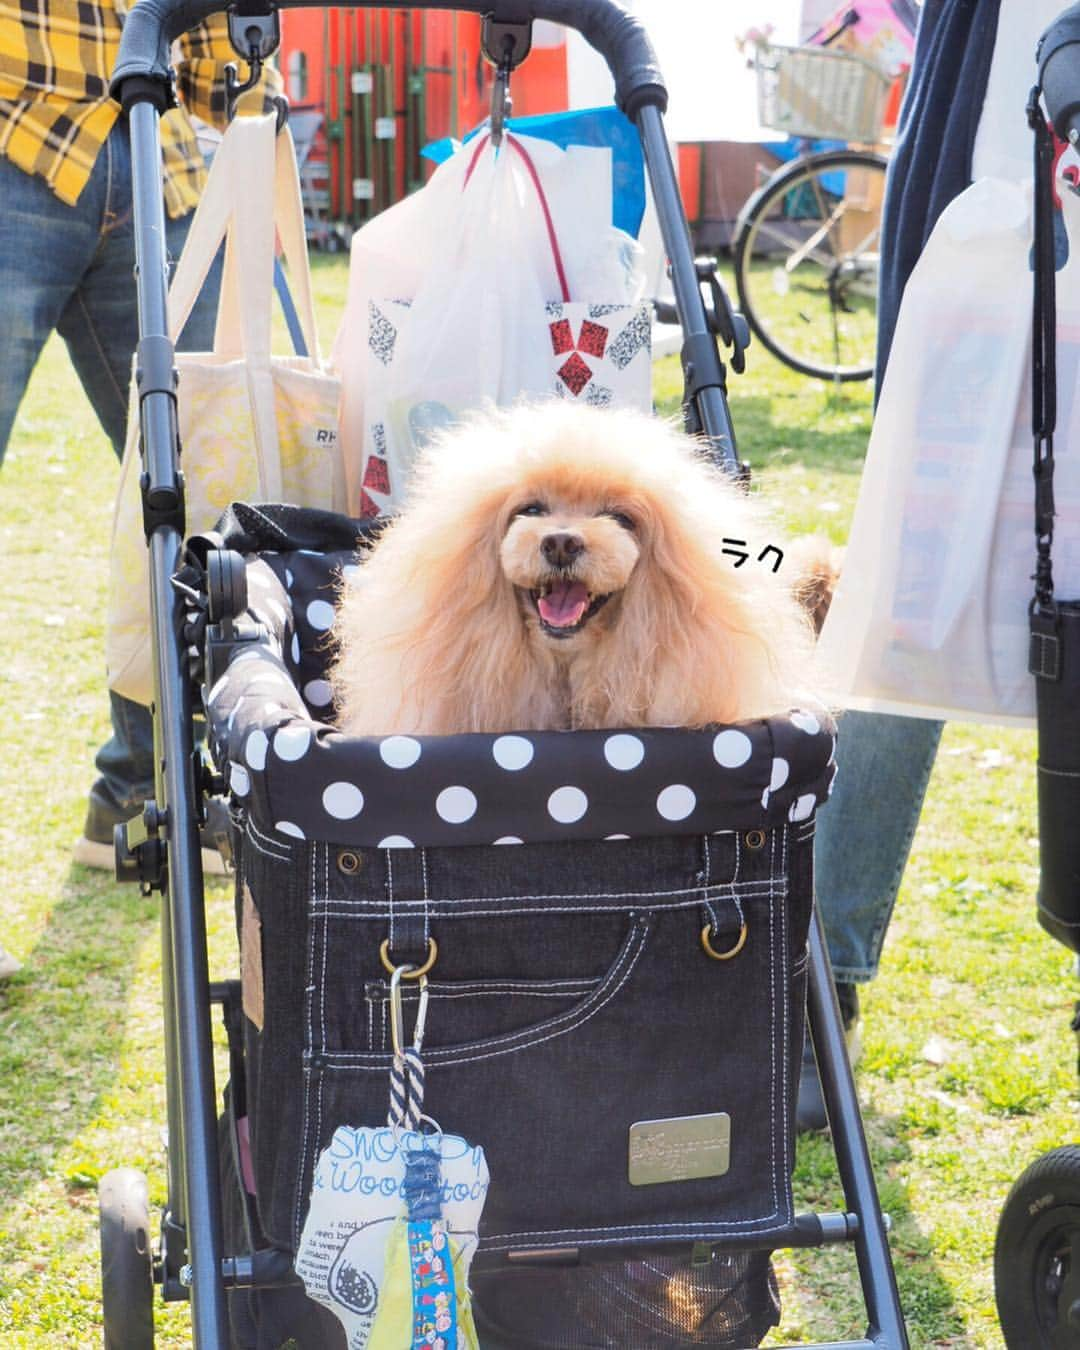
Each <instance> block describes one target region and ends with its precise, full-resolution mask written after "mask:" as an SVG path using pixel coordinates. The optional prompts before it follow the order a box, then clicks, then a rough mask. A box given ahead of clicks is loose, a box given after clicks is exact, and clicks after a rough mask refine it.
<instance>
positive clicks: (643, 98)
mask: <svg viewBox="0 0 1080 1350" xmlns="http://www.w3.org/2000/svg"><path fill="white" fill-rule="evenodd" d="M316 3H317V0H284V3H281V2H280V0H279V2H278V3H277V4H275V5H273V7H274V8H278V9H289V8H296V9H302V8H309V9H310V8H314V7H315V6H316ZM398 3H399V0H375V2H374V3H368V4H366V5H365V6H364V8H368V9H390V8H393V7H395V6H396V5H397V4H398ZM320 7H321V6H320ZM224 8H227V6H225V5H223V4H222V3H221V0H139V3H138V4H137V5H134V6H133V7H132V8H131V9H130V10H129V12H128V15H127V18H126V19H125V20H124V32H123V36H122V37H121V39H120V53H119V56H118V58H117V62H116V68H115V69H114V71H113V75H112V81H111V83H110V85H109V92H110V93H111V94H112V96H113V98H115V99H117V100H118V101H119V102H120V103H123V102H124V101H125V94H124V85H125V83H126V82H127V81H129V80H133V79H134V80H140V81H143V80H149V81H151V82H154V83H156V84H158V85H159V86H160V88H161V90H162V91H167V90H168V86H169V48H170V45H171V44H172V42H173V40H174V39H175V38H178V37H179V36H180V34H181V33H186V32H187V31H188V29H190V28H194V27H195V25H196V24H198V23H201V22H202V21H203V20H204V19H206V18H207V17H208V16H209V15H211V14H215V13H217V12H218V11H219V10H222V9H224ZM414 8H416V9H457V10H463V11H466V12H471V13H473V14H484V15H490V16H491V17H492V18H493V19H495V20H496V21H497V22H500V23H527V22H531V21H532V20H533V19H550V20H552V21H553V22H555V23H561V24H565V25H566V26H567V27H568V28H574V29H577V31H578V32H579V33H581V35H582V37H584V38H585V40H586V41H587V42H588V43H589V44H590V45H591V46H593V47H595V48H596V50H597V51H598V52H599V53H600V55H601V56H602V57H603V58H604V59H605V61H607V63H608V66H609V68H610V70H611V73H612V75H613V77H614V79H615V97H616V101H617V103H618V105H619V107H620V108H621V109H622V110H623V112H625V113H626V115H627V116H628V117H629V118H631V120H633V119H634V117H635V116H636V114H637V112H638V111H639V109H641V108H642V107H646V106H653V107H657V108H659V109H660V110H661V112H663V111H664V110H665V109H666V108H667V90H666V89H665V87H664V80H663V76H662V75H661V73H660V67H659V65H658V63H657V60H656V53H655V52H654V50H653V46H652V43H651V42H650V41H649V36H648V34H647V33H646V32H645V29H644V28H643V26H642V25H641V23H640V21H639V20H638V19H636V18H635V17H634V16H633V15H632V14H630V13H629V12H628V11H627V10H625V9H624V8H623V7H622V5H621V4H618V3H617V0H428V2H427V3H426V4H419V5H416V6H414ZM143 88H144V91H145V86H143Z"/></svg>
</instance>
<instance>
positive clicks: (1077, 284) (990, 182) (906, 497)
mask: <svg viewBox="0 0 1080 1350" xmlns="http://www.w3.org/2000/svg"><path fill="white" fill-rule="evenodd" d="M1061 197H1062V209H1063V213H1064V224H1065V228H1066V232H1067V239H1068V250H1069V256H1068V260H1067V262H1066V263H1065V266H1064V268H1063V269H1062V270H1061V271H1060V272H1059V273H1058V325H1057V332H1058V381H1059V384H1058V387H1059V390H1060V391H1061V399H1060V407H1059V429H1060V432H1059V434H1060V444H1061V446H1062V447H1063V448H1064V450H1063V453H1060V454H1059V456H1058V460H1057V474H1056V477H1055V493H1056V498H1057V512H1058V514H1057V520H1056V522H1055V559H1054V563H1055V574H1056V575H1057V576H1058V578H1059V580H1060V584H1061V590H1062V593H1064V594H1078V593H1080V400H1077V399H1076V397H1075V393H1076V390H1077V388H1078V380H1080V199H1078V198H1077V197H1076V195H1075V194H1074V193H1073V192H1071V191H1069V190H1068V188H1067V187H1065V186H1064V185H1062V190H1061ZM1031 240H1032V230H1031V212H1030V204H1029V193H1028V192H1027V191H1026V190H1025V188H1024V187H1022V186H1021V185H1019V184H1014V183H1011V182H1007V181H1005V180H1003V179H993V178H986V179H981V180H979V181H978V182H977V183H975V184H973V185H972V186H971V187H970V188H968V189H967V191H966V192H964V193H963V194H961V196H959V197H957V198H956V199H955V200H954V201H953V202H952V203H950V205H949V206H948V208H947V209H946V210H945V212H944V213H943V214H942V216H941V219H940V220H939V221H938V224H937V226H936V227H935V229H934V232H933V234H932V235H931V237H930V239H929V240H928V242H927V246H926V249H925V250H924V252H923V254H922V257H921V258H920V259H919V262H918V264H917V265H916V267H915V269H914V271H913V272H912V274H911V278H910V280H909V281H908V285H907V288H906V290H905V292H904V298H903V303H902V305H901V308H900V314H899V318H898V322H897V327H896V336H895V338H894V341H893V346H892V351H891V354H890V358H889V365H888V369H887V371H886V374H885V379H884V382H883V385H882V391H881V398H880V401H879V403H878V408H877V413H876V416H875V419H874V427H873V431H872V434H871V437H870V446H869V450H868V452H867V457H866V466H865V468H864V471H863V478H862V484H861V487H860V492H859V499H858V504H857V506H856V511H855V520H854V524H853V527H852V531H851V537H850V540H849V545H848V553H847V559H846V562H845V565H844V571H843V575H842V577H841V581H840V585H839V588H838V591H837V595H836V597H835V599H834V601H833V605H832V608H831V610H830V612H829V616H828V618H827V619H826V622H825V627H824V629H823V631H822V635H821V647H820V650H821V653H822V656H823V658H824V659H825V660H826V661H827V662H828V669H829V670H830V673H831V674H833V675H834V677H835V679H836V681H837V684H838V691H837V697H838V698H839V700H840V701H841V702H842V703H844V704H846V706H849V707H855V708H863V709H868V710H871V711H873V710H878V711H883V712H893V713H908V714H910V715H917V716H931V717H946V718H950V717H958V718H966V719H969V720H975V721H988V722H997V723H1002V724H1006V725H1009V724H1013V725H1024V726H1031V725H1034V715H1035V692H1034V687H1033V681H1032V679H1031V677H1030V675H1029V673H1028V637H1029V633H1028V619H1027V612H1028V604H1029V601H1030V598H1031V581H1030V577H1031V571H1032V548H1033V545H1032V539H1033V536H1032V523H1031V520H1032V507H1031V494H1032V486H1031V483H1032V479H1031V386H1030V371H1029V369H1028V363H1027V354H1028V349H1029V342H1030V336H1031V284H1032V283H1031V262H1030V256H1031Z"/></svg>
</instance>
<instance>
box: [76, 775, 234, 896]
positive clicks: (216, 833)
mask: <svg viewBox="0 0 1080 1350" xmlns="http://www.w3.org/2000/svg"><path fill="white" fill-rule="evenodd" d="M132 814H133V813H132V812H131V811H130V810H125V809H124V808H123V807H120V806H117V805H116V804H115V803H114V802H113V801H112V799H111V798H110V797H109V795H108V793H106V792H105V791H104V790H103V784H102V783H101V782H97V783H95V784H94V786H93V787H92V788H91V789H90V802H89V805H88V807H87V810H86V824H85V825H84V826H83V832H82V838H81V839H79V840H77V841H76V844H75V848H74V850H73V852H72V858H73V859H74V861H75V862H77V863H81V864H82V865H83V866H84V867H98V868H101V869H102V870H104V871H106V872H111V871H113V869H114V867H115V865H116V858H115V852H114V848H113V829H114V827H115V826H117V825H123V824H124V822H125V821H127V820H130V819H131V818H132ZM134 814H137V813H134ZM199 843H200V844H201V845H202V868H203V874H204V876H215V877H223V876H227V875H228V873H229V871H230V866H229V864H230V863H231V862H232V843H231V835H230V833H229V810H228V807H227V806H226V805H225V799H224V798H223V797H211V798H210V800H209V801H208V802H207V805H206V824H205V825H204V826H203V827H202V829H201V830H200V831H199Z"/></svg>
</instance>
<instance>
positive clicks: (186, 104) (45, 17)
mask: <svg viewBox="0 0 1080 1350" xmlns="http://www.w3.org/2000/svg"><path fill="white" fill-rule="evenodd" d="M126 9H127V6H126V4H125V0H0V154H2V155H6V156H7V158H8V159H10V160H11V161H12V163H13V164H16V165H18V167H19V168H20V169H22V170H23V171H24V172H26V173H31V174H40V175H41V176H42V177H43V178H44V179H45V181H46V182H47V183H48V184H49V186H50V187H51V188H52V190H53V191H54V192H55V193H56V195H57V196H58V197H59V198H60V200H61V201H63V202H67V204H68V205H69V206H73V205H74V204H75V202H76V201H77V200H78V198H79V194H80V193H81V192H82V190H83V188H84V187H85V186H86V183H87V180H88V179H89V177H90V172H91V170H92V169H93V167H94V163H95V161H96V160H97V157H98V154H99V153H100V151H101V148H102V146H103V145H104V144H105V139H106V137H107V136H108V134H109V132H110V131H111V130H112V128H113V126H114V124H115V122H116V120H117V118H118V117H119V116H120V105H119V104H118V103H116V102H114V100H113V99H111V98H110V97H109V76H110V75H111V73H112V68H113V66H114V64H115V62H116V53H117V49H118V47H119V44H120V31H121V28H122V26H123V22H124V15H125V13H126ZM228 61H236V63H237V68H238V73H239V77H240V79H241V80H243V79H246V78H247V66H246V64H245V63H244V62H243V61H238V60H237V58H236V55H235V53H234V52H233V49H232V46H231V45H230V43H229V37H228V30H227V25H226V20H225V16H224V15H223V14H215V15H213V16H212V18H210V19H209V20H208V21H207V22H206V23H204V24H200V25H199V27H198V28H196V29H194V30H192V32H190V33H187V34H185V35H184V36H183V37H182V38H181V39H180V41H179V43H178V59H177V93H178V94H179V96H180V99H181V100H182V103H183V107H180V108H174V109H172V110H171V111H170V112H168V113H166V114H165V116H164V117H163V118H162V120H161V148H162V160H163V167H164V189H165V208H166V210H167V211H168V213H169V215H170V216H173V217H175V216H182V215H185V214H186V213H187V212H188V211H190V210H191V209H192V208H193V207H194V206H195V204H196V203H197V202H198V200H199V194H200V192H201V191H202V188H203V184H204V182H205V177H206V175H205V169H204V167H203V158H202V155H201V153H200V151H199V147H198V144H197V142H196V139H195V131H194V128H193V127H192V124H191V121H190V119H189V117H188V111H190V112H192V113H194V114H196V115H197V116H198V117H200V118H202V119H203V120H204V121H206V122H209V123H211V124H213V125H214V126H217V127H223V126H224V124H225V74H224V68H225V64H226V63H227V62H228ZM278 87H279V85H278V80H277V77H276V73H275V72H273V71H264V76H263V80H262V81H261V83H260V85H259V86H258V87H257V88H256V89H254V90H252V92H251V94H250V95H248V96H247V97H246V99H245V100H242V101H241V103H242V106H244V107H246V108H251V106H252V103H254V106H255V110H256V111H259V110H261V109H262V107H263V104H264V101H265V104H266V107H267V109H268V108H269V106H270V105H269V95H270V94H272V93H273V92H275V91H276V89H277V88H278ZM185 109H186V110H187V111H185ZM0 209H2V203H0Z"/></svg>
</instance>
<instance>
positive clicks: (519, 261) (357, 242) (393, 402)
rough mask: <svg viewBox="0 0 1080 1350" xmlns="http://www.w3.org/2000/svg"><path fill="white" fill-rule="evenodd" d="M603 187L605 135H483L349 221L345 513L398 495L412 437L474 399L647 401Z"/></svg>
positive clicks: (415, 440)
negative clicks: (397, 198)
mask: <svg viewBox="0 0 1080 1350" xmlns="http://www.w3.org/2000/svg"><path fill="white" fill-rule="evenodd" d="M611 202H612V197H611V154H610V151H609V150H607V149H603V148H596V147H586V146H569V147H567V148H566V149H560V148H559V147H558V146H556V145H553V144H551V143H550V142H548V141H545V140H538V139H535V138H532V137H523V136H517V135H513V134H509V133H508V134H507V135H506V136H505V137H504V141H503V146H502V148H501V150H500V151H499V152H498V153H496V152H495V149H494V147H493V146H492V144H491V142H490V140H489V138H487V137H486V136H483V137H479V138H477V140H476V141H473V142H470V143H469V144H468V145H467V146H465V147H463V148H462V149H461V150H459V151H458V152H457V153H456V154H455V155H454V156H453V157H452V158H451V159H450V160H448V161H446V162H445V163H444V164H442V165H441V166H440V167H439V169H438V170H437V171H436V173H435V175H434V176H433V178H432V179H431V181H430V183H429V184H428V185H427V186H426V187H425V188H424V189H422V190H421V191H420V192H419V193H416V194H414V196H413V197H412V198H411V199H408V200H407V201H406V202H403V203H401V204H400V206H399V207H395V208H392V209H391V210H390V211H388V212H385V213H384V214H383V216H382V217H379V218H377V219H376V220H375V221H373V222H372V224H371V225H369V226H366V227H365V228H364V229H363V230H361V231H360V232H359V233H358V234H357V236H356V237H355V239H354V241H353V255H352V272H353V275H352V277H351V279H350V301H349V307H348V309H347V311H346V315H345V318H344V320H343V325H342V332H341V335H340V336H339V340H338V343H337V344H336V351H337V354H338V366H339V369H340V371H341V374H342V377H343V380H342V423H341V429H342V444H343V447H344V448H345V462H346V465H347V466H350V465H359V466H360V468H361V471H360V472H359V473H358V474H356V475H354V476H350V477H349V481H348V504H349V509H350V510H351V511H352V512H353V513H354V514H356V515H364V516H373V515H379V514H384V513H387V512H392V511H394V510H396V509H398V508H399V507H400V505H401V503H402V501H403V499H404V496H405V492H406V485H407V480H408V475H409V472H410V469H411V467H412V464H413V461H414V459H415V456H416V453H417V451H418V450H419V449H420V448H421V447H422V446H423V444H424V443H425V441H426V439H427V438H428V437H429V436H430V435H431V433H432V432H433V431H436V430H438V429H439V428H440V427H443V426H446V425H447V424H449V423H451V422H453V421H454V420H455V419H456V418H457V417H458V416H459V415H460V414H461V413H463V412H465V411H467V410H469V409H473V408H477V407H479V406H481V405H482V404H483V403H484V402H486V401H490V402H493V403H495V404H496V405H499V406H506V405H509V404H511V403H513V402H514V401H515V400H516V399H518V398H520V397H522V396H527V397H534V398H542V397H558V398H568V399H575V400H581V401H582V402H585V403H589V404H593V405H606V404H609V403H619V404H628V405H631V406H634V407H639V408H642V409H643V410H645V411H648V410H649V409H650V408H651V406H652V367H651V353H650V340H651V326H652V325H651V313H650V310H649V307H648V306H647V305H642V304H639V303H637V302H638V300H639V298H640V293H641V274H640V266H639V259H640V250H639V249H638V246H637V244H636V243H635V241H634V240H633V239H632V238H631V236H629V235H628V234H626V233H624V232H623V231H621V230H617V229H615V228H614V227H613V226H612V224H611ZM395 212H396V213H397V219H396V220H391V219H388V218H390V217H393V216H394V214H395ZM357 452H359V453H357Z"/></svg>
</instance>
